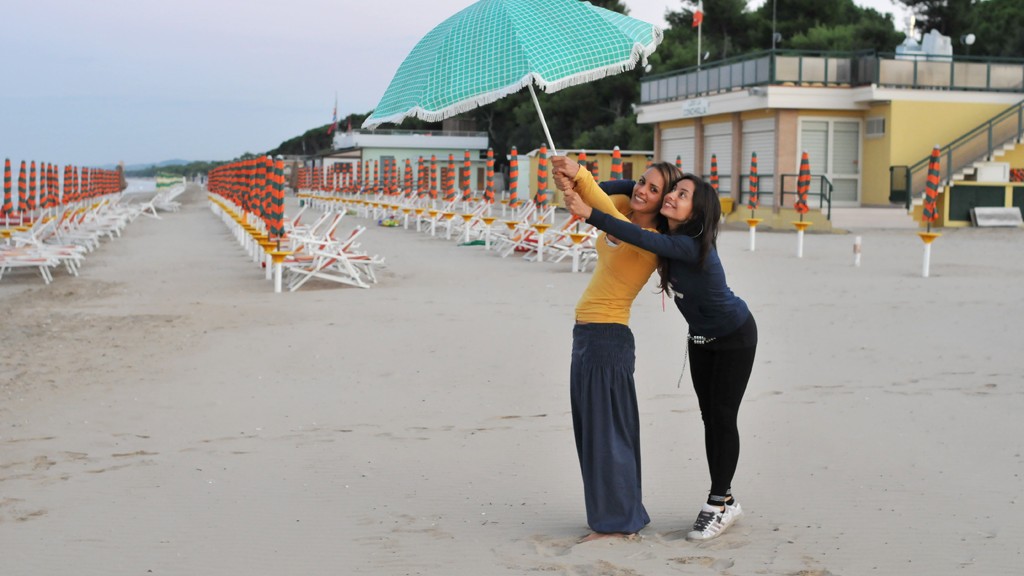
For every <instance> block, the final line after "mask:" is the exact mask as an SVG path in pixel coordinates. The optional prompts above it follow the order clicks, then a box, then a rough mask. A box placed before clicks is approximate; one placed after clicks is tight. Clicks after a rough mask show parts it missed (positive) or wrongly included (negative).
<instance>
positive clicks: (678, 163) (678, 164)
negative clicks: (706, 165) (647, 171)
mask: <svg viewBox="0 0 1024 576" xmlns="http://www.w3.org/2000/svg"><path fill="white" fill-rule="evenodd" d="M647 165H648V166H650V161H648V164H647ZM676 168H679V171H680V172H682V171H683V157H682V156H679V155H678V154H677V155H676Z"/></svg>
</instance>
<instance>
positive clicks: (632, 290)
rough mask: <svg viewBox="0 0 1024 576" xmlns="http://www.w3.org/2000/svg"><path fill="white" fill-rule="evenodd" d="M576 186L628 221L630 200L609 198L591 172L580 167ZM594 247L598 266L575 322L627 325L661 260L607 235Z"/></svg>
mask: <svg viewBox="0 0 1024 576" xmlns="http://www.w3.org/2000/svg"><path fill="white" fill-rule="evenodd" d="M573 183H574V185H573V188H574V189H575V190H576V193H577V194H579V195H580V197H581V198H583V200H584V201H585V202H586V203H587V204H588V205H590V206H591V207H593V208H596V209H598V210H600V211H601V212H604V213H606V214H609V215H611V216H614V217H616V218H618V219H620V220H626V221H628V220H629V218H628V215H629V214H631V213H632V210H631V209H630V207H629V197H627V196H622V195H616V196H615V200H613V199H612V198H610V197H609V196H608V195H607V194H605V193H604V190H601V187H600V186H598V185H597V182H594V177H593V176H591V174H590V171H589V170H584V169H582V168H581V169H580V170H579V171H578V172H577V173H576V177H575V178H574V179H573ZM595 245H596V247H597V265H596V266H595V267H594V275H593V276H591V278H590V284H589V285H588V286H587V289H586V290H584V291H583V295H582V296H580V300H579V302H578V303H577V304H576V321H577V322H607V323H615V324H627V325H628V324H629V309H630V308H631V307H632V305H633V300H635V299H636V295H637V294H639V293H640V289H641V288H643V287H644V285H645V284H647V281H648V280H649V279H650V277H651V273H653V272H654V270H655V268H657V267H658V257H657V256H655V255H654V254H652V253H650V252H648V251H646V250H641V249H640V248H637V247H636V246H633V245H632V244H626V243H625V242H619V243H618V244H616V245H611V244H609V243H608V235H607V234H605V233H604V232H601V233H600V234H599V235H598V237H597V241H596V242H595Z"/></svg>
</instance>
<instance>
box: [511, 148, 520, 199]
mask: <svg viewBox="0 0 1024 576" xmlns="http://www.w3.org/2000/svg"><path fill="white" fill-rule="evenodd" d="M509 155H510V156H511V159H509V161H508V205H509V206H511V207H512V208H516V207H518V206H519V151H518V150H516V147H515V146H513V147H512V152H511V154H509Z"/></svg>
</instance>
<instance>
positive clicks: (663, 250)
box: [587, 208, 700, 263]
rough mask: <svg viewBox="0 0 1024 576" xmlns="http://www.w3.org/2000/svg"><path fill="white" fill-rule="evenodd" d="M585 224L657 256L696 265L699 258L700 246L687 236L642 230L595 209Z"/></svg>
mask: <svg viewBox="0 0 1024 576" xmlns="http://www.w3.org/2000/svg"><path fill="white" fill-rule="evenodd" d="M587 223H588V224H592V225H593V226H594V227H595V228H598V229H600V230H604V231H605V232H607V233H609V234H611V235H612V236H615V237H616V238H618V239H619V240H621V241H623V242H626V243H627V244H632V245H634V246H636V247H638V248H643V249H644V250H647V251H648V252H653V253H654V254H657V255H658V256H664V257H665V258H671V259H672V260H682V261H683V262H688V263H696V262H697V260H698V259H699V257H700V245H699V244H698V243H697V241H696V240H694V239H693V238H690V237H689V236H681V235H680V236H670V235H668V234H659V233H657V232H651V231H650V230H644V229H643V228H641V227H639V226H637V225H636V224H633V223H632V222H629V221H622V220H619V219H618V218H613V217H611V216H609V215H608V214H605V213H604V212H601V211H600V210H599V209H597V208H594V209H593V210H591V213H590V216H589V217H587Z"/></svg>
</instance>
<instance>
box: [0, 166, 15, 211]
mask: <svg viewBox="0 0 1024 576" xmlns="http://www.w3.org/2000/svg"><path fill="white" fill-rule="evenodd" d="M13 214H14V198H13V197H12V196H11V159H10V158H7V159H5V160H4V203H3V205H2V206H0V215H3V216H12V215H13Z"/></svg>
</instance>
